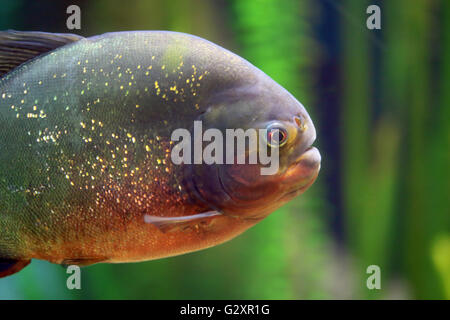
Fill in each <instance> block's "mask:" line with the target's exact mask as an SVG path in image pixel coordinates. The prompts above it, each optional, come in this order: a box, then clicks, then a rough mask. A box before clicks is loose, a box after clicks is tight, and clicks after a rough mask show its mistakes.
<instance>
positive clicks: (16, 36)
mask: <svg viewBox="0 0 450 320" xmlns="http://www.w3.org/2000/svg"><path fill="white" fill-rule="evenodd" d="M81 39H83V37H81V36H78V35H76V34H71V33H46V32H35V31H30V32H22V31H15V30H8V31H0V78H1V77H2V76H3V75H5V74H6V73H8V72H10V71H11V70H13V69H15V68H16V67H18V66H20V65H21V64H22V63H24V62H27V61H28V60H31V59H33V58H35V57H37V56H39V55H41V54H44V53H47V52H50V51H53V50H55V49H56V48H59V47H62V46H64V45H66V44H68V43H72V42H76V41H78V40H81Z"/></svg>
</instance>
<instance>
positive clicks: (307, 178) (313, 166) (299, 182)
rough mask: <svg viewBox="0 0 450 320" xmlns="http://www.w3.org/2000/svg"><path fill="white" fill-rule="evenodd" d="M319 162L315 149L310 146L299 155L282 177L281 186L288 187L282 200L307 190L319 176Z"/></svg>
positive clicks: (319, 156) (317, 152)
mask: <svg viewBox="0 0 450 320" xmlns="http://www.w3.org/2000/svg"><path fill="white" fill-rule="evenodd" d="M321 160H322V159H321V155H320V152H319V150H318V149H317V148H316V147H313V146H310V147H308V148H307V149H306V150H305V151H304V152H303V153H301V154H300V156H298V157H297V159H295V161H294V162H293V163H292V164H291V165H290V166H289V168H288V169H287V170H286V172H285V174H284V175H283V180H282V181H283V184H286V185H288V186H289V189H288V192H287V193H286V194H285V195H284V196H283V198H285V197H288V198H291V197H293V196H297V195H299V194H301V193H303V192H304V191H305V190H306V189H308V188H309V186H311V185H312V184H313V183H314V181H315V180H316V178H317V176H318V174H319V171H320V164H321Z"/></svg>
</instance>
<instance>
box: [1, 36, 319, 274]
mask: <svg viewBox="0 0 450 320" xmlns="http://www.w3.org/2000/svg"><path fill="white" fill-rule="evenodd" d="M194 121H201V122H202V125H203V128H204V129H208V128H216V129H218V130H220V131H221V132H225V130H226V129H228V128H231V129H236V128H241V129H243V130H247V129H249V128H253V129H265V128H268V131H267V132H268V135H267V138H268V139H267V144H268V145H269V150H277V151H278V152H279V165H278V170H277V171H276V172H275V174H271V175H262V174H261V171H260V169H261V168H262V167H263V165H262V164H258V163H256V164H255V163H249V162H248V161H246V162H245V163H244V164H205V163H203V164H188V163H183V164H180V165H177V164H174V163H173V161H171V151H172V150H173V148H174V145H175V144H174V142H173V141H172V140H171V134H172V132H173V131H174V130H175V129H177V128H186V129H188V130H192V128H193V124H194ZM274 127H276V129H277V132H278V135H276V137H275V136H274V135H272V133H273V132H274V131H273V130H272V129H273V128H274ZM272 138H273V139H276V140H277V141H276V142H277V143H273V141H272V140H271V139H272ZM315 138H316V131H315V128H314V125H313V123H312V121H311V118H310V117H309V115H308V113H307V111H306V110H305V108H304V107H303V106H302V104H301V103H300V102H298V101H297V100H296V99H295V98H294V97H293V96H292V95H291V94H289V93H288V92H287V91H286V90H285V89H284V88H282V87H281V86H280V85H278V84H277V83H276V82H275V81H273V80H272V79H271V78H270V77H268V76H267V75H266V74H264V73H263V72H262V71H260V70H259V69H257V68H256V67H254V66H253V65H251V64H250V63H249V62H247V61H246V60H244V59H243V58H241V57H239V56H237V55H235V54H233V53H231V52H230V51H228V50H226V49H223V48H222V47H220V46H218V45H215V44H213V43H211V42H209V41H207V40H204V39H201V38H198V37H195V36H192V35H188V34H183V33H177V32H166V31H137V32H117V33H107V34H104V35H100V36H94V37H91V38H84V37H81V36H77V35H73V34H50V33H43V32H18V31H2V32H0V277H4V276H7V275H11V274H13V273H16V272H18V271H20V270H21V269H22V268H24V267H25V266H26V265H28V264H29V263H30V261H31V259H42V260H47V261H50V262H52V263H56V264H63V265H71V264H76V265H81V266H84V265H90V264H94V263H99V262H107V263H121V262H137V261H144V260H151V259H158V258H163V257H168V256H174V255H179V254H183V253H187V252H192V251H196V250H200V249H204V248H208V247H212V246H215V245H218V244H220V243H223V242H225V241H228V240H230V239H232V238H233V237H235V236H237V235H239V234H241V233H242V232H244V231H245V230H247V229H248V228H250V227H251V226H253V225H255V224H256V223H258V222H259V221H261V220H262V219H264V218H265V217H266V216H267V215H269V214H270V213H271V212H273V211H274V210H275V209H277V208H278V207H280V206H281V205H283V204H284V203H286V202H287V201H289V200H291V199H292V198H294V197H296V196H297V195H299V194H301V193H303V192H304V191H305V190H306V189H307V188H308V187H309V186H310V185H311V184H312V183H313V182H314V180H315V179H316V177H317V175H318V172H319V168H320V160H321V158H320V153H319V151H318V150H317V149H316V148H315V147H312V146H311V145H312V143H313V142H314V140H315ZM275 148H276V149H275ZM241 152H242V150H241ZM243 152H244V158H245V159H247V158H248V157H249V154H250V153H251V150H249V149H248V148H246V149H244V150H243Z"/></svg>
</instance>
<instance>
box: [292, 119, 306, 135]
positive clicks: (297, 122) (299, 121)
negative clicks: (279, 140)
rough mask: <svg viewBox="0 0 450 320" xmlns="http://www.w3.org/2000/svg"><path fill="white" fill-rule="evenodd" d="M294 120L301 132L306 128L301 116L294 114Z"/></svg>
mask: <svg viewBox="0 0 450 320" xmlns="http://www.w3.org/2000/svg"><path fill="white" fill-rule="evenodd" d="M294 122H295V124H296V125H297V126H298V127H299V129H300V131H301V132H303V131H305V130H306V123H305V122H304V121H303V118H302V116H295V117H294Z"/></svg>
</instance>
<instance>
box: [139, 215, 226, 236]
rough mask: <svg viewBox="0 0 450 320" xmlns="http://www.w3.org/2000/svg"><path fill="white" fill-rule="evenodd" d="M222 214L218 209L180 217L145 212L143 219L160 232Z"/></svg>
mask: <svg viewBox="0 0 450 320" xmlns="http://www.w3.org/2000/svg"><path fill="white" fill-rule="evenodd" d="M220 215H222V214H221V213H220V212H218V211H208V212H202V213H198V214H193V215H190V216H182V217H158V216H152V215H148V214H146V215H145V216H144V221H145V222H146V223H150V224H152V225H154V226H155V227H157V228H158V229H159V230H161V231H162V232H168V231H173V230H174V229H178V228H182V227H188V226H189V225H191V224H192V223H193V222H197V223H200V222H201V220H202V219H206V218H211V217H215V216H220Z"/></svg>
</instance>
